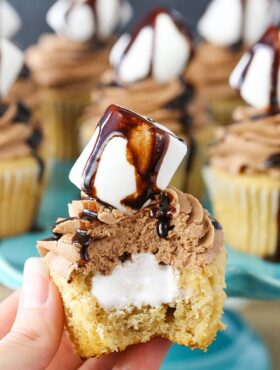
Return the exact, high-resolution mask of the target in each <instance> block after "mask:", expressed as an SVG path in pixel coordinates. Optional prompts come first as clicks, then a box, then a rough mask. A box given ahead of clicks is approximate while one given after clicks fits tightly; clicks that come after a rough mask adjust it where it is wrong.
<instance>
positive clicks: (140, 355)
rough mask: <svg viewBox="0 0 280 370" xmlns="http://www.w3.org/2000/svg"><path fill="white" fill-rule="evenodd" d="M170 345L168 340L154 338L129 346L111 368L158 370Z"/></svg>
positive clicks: (117, 369) (120, 369)
mask: <svg viewBox="0 0 280 370" xmlns="http://www.w3.org/2000/svg"><path fill="white" fill-rule="evenodd" d="M169 347H170V342H169V341H167V340H166V339H162V338H154V339H152V340H151V341H150V342H148V343H142V344H137V345H135V346H131V347H129V348H128V349H127V350H126V351H125V352H123V354H122V356H121V357H120V359H119V360H118V362H117V363H116V365H115V366H114V367H113V370H124V369H127V370H128V369H129V370H158V369H159V368H160V365H161V363H162V362H163V360H164V357H165V356H166V354H167V352H168V350H169Z"/></svg>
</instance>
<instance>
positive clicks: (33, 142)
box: [0, 103, 43, 161]
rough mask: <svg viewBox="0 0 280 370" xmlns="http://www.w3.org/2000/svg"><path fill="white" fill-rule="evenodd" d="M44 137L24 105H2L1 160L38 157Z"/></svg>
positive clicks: (0, 127) (0, 115)
mask: <svg viewBox="0 0 280 370" xmlns="http://www.w3.org/2000/svg"><path fill="white" fill-rule="evenodd" d="M42 142H43V136H42V131H41V129H40V127H37V126H36V125H32V120H31V112H30V110H29V109H28V108H27V107H26V106H24V105H23V104H22V103H12V104H5V103H1V104H0V160H1V161H3V160H9V159H17V158H22V157H26V156H35V157H37V152H38V150H39V148H40V146H41V145H42Z"/></svg>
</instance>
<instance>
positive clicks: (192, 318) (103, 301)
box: [38, 105, 226, 358]
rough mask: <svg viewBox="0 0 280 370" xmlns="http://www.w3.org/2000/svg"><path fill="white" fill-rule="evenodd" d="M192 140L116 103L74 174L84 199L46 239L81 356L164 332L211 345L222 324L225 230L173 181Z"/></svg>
mask: <svg viewBox="0 0 280 370" xmlns="http://www.w3.org/2000/svg"><path fill="white" fill-rule="evenodd" d="M186 152H187V146H186V145H185V143H184V142H182V141H181V140H180V139H178V137H176V135H175V134H174V133H172V132H171V131H170V130H167V129H166V128H165V127H164V126H163V125H161V124H159V123H157V122H155V121H153V120H151V119H150V118H147V117H143V116H142V115H138V114H137V113H135V112H132V111H130V110H128V109H125V108H122V107H119V106H116V105H111V106H109V107H108V108H107V109H106V112H105V113H104V115H103V116H102V118H101V120H100V122H99V124H98V125H97V127H96V130H95V132H94V133H93V136H92V138H91V139H90V141H89V143H88V145H87V146H86V147H85V149H84V151H83V152H82V154H81V156H80V157H79V158H78V160H77V162H76V163H75V165H74V166H73V168H72V170H71V172H70V180H71V181H72V182H73V183H74V184H75V185H76V186H77V187H78V188H79V189H81V198H82V199H81V200H76V201H73V202H72V203H71V204H70V205H69V216H70V217H69V218H67V219H59V220H58V221H57V222H56V223H55V224H54V227H53V230H52V231H53V237H51V238H48V239H46V240H41V241H39V242H38V249H39V252H40V253H41V255H42V256H43V258H44V260H45V262H46V263H47V265H48V267H49V269H50V273H51V276H52V278H53V280H54V283H55V284H56V285H57V287H58V289H59V291H60V294H61V296H62V300H63V303H64V310H65V317H66V327H67V330H68V332H69V334H70V338H71V340H72V342H73V344H74V346H75V349H76V351H77V352H78V354H79V355H80V356H81V358H88V357H100V356H102V355H105V354H109V353H113V352H119V351H123V350H125V349H126V348H127V347H128V346H130V345H133V344H137V343H145V342H147V341H149V340H150V339H151V338H153V337H155V336H160V337H163V338H166V339H169V340H170V341H172V342H174V343H179V344H181V345H185V346H189V347H191V348H201V349H206V348H207V347H208V346H209V345H210V343H211V342H212V341H213V340H214V338H215V336H216V333H217V331H218V330H219V329H222V328H223V324H222V323H221V314H222V310H223V304H224V300H225V293H224V286H225V281H224V278H225V262H226V261H225V250H224V247H223V231H222V228H221V226H220V224H219V223H218V222H217V221H215V220H213V219H212V218H211V217H210V216H209V214H208V212H207V211H205V210H204V209H203V207H202V206H201V204H200V203H199V201H198V200H197V199H196V198H194V197H193V196H191V195H189V194H184V193H183V192H181V191H179V190H177V189H175V188H167V186H168V184H169V182H170V180H171V178H172V176H173V174H174V172H175V171H176V168H177V167H178V165H179V164H180V162H181V160H182V159H183V157H184V156H185V154H186Z"/></svg>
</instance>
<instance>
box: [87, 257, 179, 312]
mask: <svg viewBox="0 0 280 370" xmlns="http://www.w3.org/2000/svg"><path fill="white" fill-rule="evenodd" d="M91 291H92V294H93V295H94V297H95V298H96V299H97V301H98V303H99V305H100V306H101V307H103V308H105V309H111V308H116V309H124V308H127V307H129V306H135V307H138V308H140V307H142V306H144V305H150V306H152V307H158V306H160V305H161V304H168V303H172V302H174V301H175V300H176V298H177V297H178V293H179V289H178V274H177V273H176V271H174V270H173V268H172V267H171V266H168V265H164V266H162V265H159V263H158V262H157V261H156V258H155V256H154V255H153V254H151V253H139V254H132V255H131V261H129V260H128V261H125V262H124V263H122V264H120V265H118V266H116V267H115V268H114V270H113V272H112V274H111V275H108V276H103V275H100V274H98V275H95V276H94V277H93V279H92V289H91Z"/></svg>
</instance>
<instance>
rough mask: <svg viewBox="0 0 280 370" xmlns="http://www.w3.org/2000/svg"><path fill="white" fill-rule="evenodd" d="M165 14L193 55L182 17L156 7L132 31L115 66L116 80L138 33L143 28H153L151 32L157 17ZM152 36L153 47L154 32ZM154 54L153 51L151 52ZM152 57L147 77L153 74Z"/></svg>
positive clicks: (163, 8) (190, 39)
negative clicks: (183, 37) (181, 35)
mask: <svg viewBox="0 0 280 370" xmlns="http://www.w3.org/2000/svg"><path fill="white" fill-rule="evenodd" d="M162 13H163V14H167V15H169V16H170V17H171V18H172V20H173V22H174V24H175V26H176V27H177V29H178V31H179V32H180V33H181V34H183V35H184V36H185V39H186V43H187V42H188V43H189V45H190V47H191V54H193V49H192V38H191V35H190V32H189V30H188V28H187V26H186V24H185V22H184V19H183V17H181V15H180V13H178V12H176V11H175V10H173V9H168V8H167V7H164V6H158V7H156V8H154V9H153V10H151V11H150V12H149V13H148V14H147V16H146V17H144V18H143V19H142V20H141V21H140V22H139V23H138V25H137V26H136V27H135V28H134V29H133V30H132V32H131V38H130V41H129V43H128V45H127V47H126V48H125V50H124V52H123V54H122V56H121V58H120V61H119V63H118V66H117V71H116V72H117V73H116V74H117V75H116V79H117V80H119V76H118V69H119V67H120V65H121V63H122V60H123V59H124V57H125V56H126V55H127V54H128V52H129V51H130V49H131V47H132V46H133V44H134V41H135V40H136V39H137V37H138V35H139V34H140V32H141V31H142V30H143V28H145V27H149V28H153V30H154V29H155V26H156V20H157V17H158V16H159V15H160V14H162ZM153 34H154V36H153V42H152V43H153V45H154V44H155V32H153ZM152 52H154V50H153V51H152ZM153 60H154V58H153V56H152V58H151V63H150V69H149V74H148V76H152V74H153V63H152V62H153ZM148 76H147V77H148Z"/></svg>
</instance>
